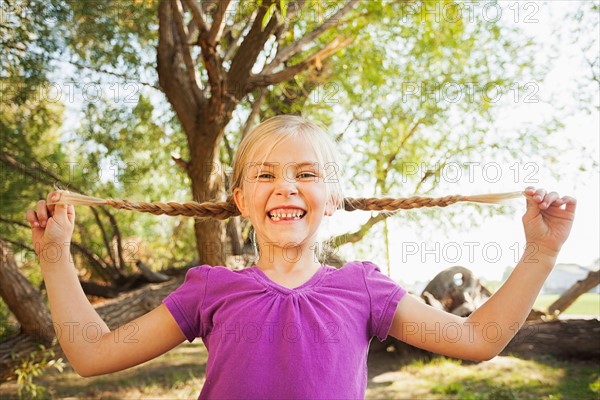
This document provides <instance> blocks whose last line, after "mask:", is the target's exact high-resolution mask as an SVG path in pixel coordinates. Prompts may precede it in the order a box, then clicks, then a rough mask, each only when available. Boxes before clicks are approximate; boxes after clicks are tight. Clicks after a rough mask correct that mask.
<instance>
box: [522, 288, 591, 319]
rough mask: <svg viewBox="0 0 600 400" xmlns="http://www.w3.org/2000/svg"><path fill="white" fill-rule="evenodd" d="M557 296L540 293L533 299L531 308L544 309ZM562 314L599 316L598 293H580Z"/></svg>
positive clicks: (557, 296)
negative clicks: (533, 302)
mask: <svg viewBox="0 0 600 400" xmlns="http://www.w3.org/2000/svg"><path fill="white" fill-rule="evenodd" d="M559 297H560V295H558V294H541V295H539V296H538V298H537V300H536V301H535V304H534V305H533V308H535V309H538V310H546V309H547V308H548V306H549V305H550V304H552V303H553V302H554V301H555V300H556V299H558V298H559ZM563 314H577V315H595V316H596V317H598V316H600V293H584V294H582V295H581V296H579V298H578V299H577V300H576V301H575V303H573V304H572V305H571V306H570V307H569V308H567V309H566V310H565V311H564V312H563Z"/></svg>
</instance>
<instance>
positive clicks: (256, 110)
mask: <svg viewBox="0 0 600 400" xmlns="http://www.w3.org/2000/svg"><path fill="white" fill-rule="evenodd" d="M266 92H267V89H266V88H264V87H261V88H260V93H259V94H258V97H257V98H256V100H254V103H252V111H251V112H250V115H249V116H248V119H247V120H246V123H245V124H244V129H243V130H242V139H243V138H244V137H246V135H247V134H248V132H250V130H251V129H252V128H253V127H254V120H255V119H256V116H257V115H258V113H259V111H260V106H261V104H262V103H263V100H264V98H265V93H266Z"/></svg>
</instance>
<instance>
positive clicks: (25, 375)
mask: <svg viewBox="0 0 600 400" xmlns="http://www.w3.org/2000/svg"><path fill="white" fill-rule="evenodd" d="M65 365H66V364H65V363H64V361H63V359H62V358H58V359H56V358H55V354H54V351H53V350H52V349H46V348H45V347H44V346H43V345H40V348H39V350H36V351H34V352H32V353H31V354H30V355H29V357H26V358H23V359H21V360H20V363H19V365H18V366H17V368H15V374H16V376H17V385H18V395H19V397H25V398H33V399H35V398H39V397H41V396H43V395H44V394H45V393H46V388H44V387H43V386H41V385H38V384H37V383H35V382H34V378H35V377H38V376H40V375H41V374H42V373H43V372H44V370H45V369H47V368H54V369H56V370H57V371H58V372H62V371H63V369H64V367H65Z"/></svg>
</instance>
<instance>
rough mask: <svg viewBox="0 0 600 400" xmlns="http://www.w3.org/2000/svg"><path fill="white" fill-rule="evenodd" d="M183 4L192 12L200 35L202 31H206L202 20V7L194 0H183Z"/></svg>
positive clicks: (204, 22)
mask: <svg viewBox="0 0 600 400" xmlns="http://www.w3.org/2000/svg"><path fill="white" fill-rule="evenodd" d="M185 4H187V6H188V7H189V9H190V11H191V12H192V18H193V20H194V22H195V23H196V26H197V27H198V30H199V31H200V34H201V35H202V34H203V33H204V32H206V31H208V28H207V27H206V21H205V20H204V13H203V12H202V7H200V4H198V3H196V2H195V1H194V0H185Z"/></svg>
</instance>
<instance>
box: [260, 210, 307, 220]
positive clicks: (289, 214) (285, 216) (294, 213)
mask: <svg viewBox="0 0 600 400" xmlns="http://www.w3.org/2000/svg"><path fill="white" fill-rule="evenodd" d="M267 215H268V216H269V218H270V219H271V220H272V221H275V222H277V221H298V220H300V219H302V218H304V216H305V215H306V211H304V210H290V211H280V210H274V211H270V212H268V213H267Z"/></svg>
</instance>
